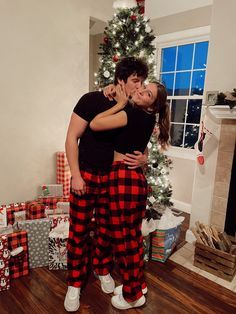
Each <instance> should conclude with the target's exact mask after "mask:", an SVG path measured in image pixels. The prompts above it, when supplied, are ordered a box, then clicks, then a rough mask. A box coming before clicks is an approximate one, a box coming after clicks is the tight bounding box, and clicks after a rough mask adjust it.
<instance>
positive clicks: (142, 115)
mask: <svg viewBox="0 0 236 314" xmlns="http://www.w3.org/2000/svg"><path fill="white" fill-rule="evenodd" d="M123 110H124V111H125V112H126V114H127V119H128V122H127V125H126V126H125V127H123V128H120V129H119V132H117V133H116V136H115V145H114V148H115V151H117V152H119V153H121V154H125V153H133V152H134V151H135V150H137V151H140V152H144V150H145V148H146V147H147V144H148V142H149V139H150V137H151V135H152V132H153V129H154V126H155V123H156V116H155V114H150V113H147V112H146V111H144V110H142V109H141V108H140V107H138V106H133V105H131V104H128V105H127V106H126V107H125V108H124V109H123Z"/></svg>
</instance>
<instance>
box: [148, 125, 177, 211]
mask: <svg viewBox="0 0 236 314" xmlns="http://www.w3.org/2000/svg"><path fill="white" fill-rule="evenodd" d="M157 132H158V129H157V128H155V129H154V132H153V135H152V137H151V139H150V142H149V143H148V154H149V156H148V165H147V169H146V172H145V175H146V178H147V182H148V185H149V194H148V199H147V212H149V214H147V216H149V217H150V212H153V211H158V212H162V211H163V210H164V209H165V208H166V207H167V206H171V205H173V204H172V203H171V202H170V197H171V195H172V187H171V184H170V182H169V180H168V175H169V169H170V168H171V165H172V161H171V160H170V159H169V158H168V157H167V156H166V155H164V154H162V153H161V152H160V148H158V146H159V144H158V142H157ZM159 147H160V146H159Z"/></svg>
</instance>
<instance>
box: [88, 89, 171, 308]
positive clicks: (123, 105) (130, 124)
mask: <svg viewBox="0 0 236 314" xmlns="http://www.w3.org/2000/svg"><path fill="white" fill-rule="evenodd" d="M166 99H167V93H166V89H165V87H164V86H163V85H162V84H160V83H150V84H148V85H147V86H146V87H142V88H141V89H139V90H137V91H136V92H135V93H134V95H133V96H132V98H131V99H128V98H127V96H126V93H125V88H124V83H122V84H120V85H118V86H117V87H116V96H115V100H116V101H117V104H116V105H114V106H113V107H112V108H111V109H109V110H106V111H104V112H102V113H100V114H98V115H97V116H96V117H95V118H94V119H93V120H92V121H91V122H90V128H91V129H92V130H93V131H105V130H110V129H117V133H116V135H115V136H116V138H115V153H114V162H113V165H112V169H111V172H110V175H109V182H110V188H109V193H110V215H111V230H112V239H113V248H114V253H115V256H116V259H117V262H118V264H119V267H120V272H121V275H122V279H123V285H122V286H119V287H117V288H116V289H115V291H114V293H115V294H116V295H115V296H113V297H112V305H113V306H114V307H116V308H118V309H129V308H133V307H139V306H142V305H143V304H144V303H145V296H144V295H143V294H145V293H146V292H147V287H146V283H145V280H144V271H143V266H144V262H143V244H142V235H141V223H142V219H143V217H144V215H145V209H146V198H147V183H146V179H145V177H144V175H143V172H142V169H141V168H137V169H129V168H128V167H127V166H126V165H125V164H124V162H123V159H124V157H125V153H127V152H129V153H132V152H133V151H135V150H140V151H141V152H144V150H145V148H146V146H147V144H148V141H149V139H150V136H151V134H152V131H153V128H154V126H155V123H156V116H157V115H158V124H159V131H160V133H159V136H158V138H159V142H160V144H161V146H162V148H164V149H165V148H166V146H167V145H168V141H169V125H170V121H169V105H168V104H167V102H166Z"/></svg>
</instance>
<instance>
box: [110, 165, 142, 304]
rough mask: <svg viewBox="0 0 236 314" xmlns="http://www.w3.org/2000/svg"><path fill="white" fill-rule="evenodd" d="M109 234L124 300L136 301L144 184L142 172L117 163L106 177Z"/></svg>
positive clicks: (140, 269)
mask: <svg viewBox="0 0 236 314" xmlns="http://www.w3.org/2000/svg"><path fill="white" fill-rule="evenodd" d="M109 196H110V215H111V234H112V244H113V250H114V254H115V257H116V260H117V262H118V265H119V268H120V273H121V276H122V279H123V297H124V298H125V299H126V300H127V301H128V302H132V301H135V300H137V299H139V298H140V297H141V296H142V295H143V293H142V289H144V288H145V287H146V283H145V280H144V260H143V253H144V252H143V239H142V233H141V224H142V219H143V217H144V215H145V209H146V199H147V183H146V179H145V177H144V175H143V172H142V169H141V168H137V169H128V167H127V166H126V165H125V164H124V163H123V162H120V161H116V162H114V163H113V165H112V169H111V172H110V174H109Z"/></svg>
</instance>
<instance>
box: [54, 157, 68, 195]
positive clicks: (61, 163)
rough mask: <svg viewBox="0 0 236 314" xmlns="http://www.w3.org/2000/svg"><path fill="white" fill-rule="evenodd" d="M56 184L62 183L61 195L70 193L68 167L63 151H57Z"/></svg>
mask: <svg viewBox="0 0 236 314" xmlns="http://www.w3.org/2000/svg"><path fill="white" fill-rule="evenodd" d="M56 173H57V184H62V185H63V195H65V196H69V195H70V178H71V172H70V167H69V164H68V161H67V158H66V153H65V152H57V166H56Z"/></svg>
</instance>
